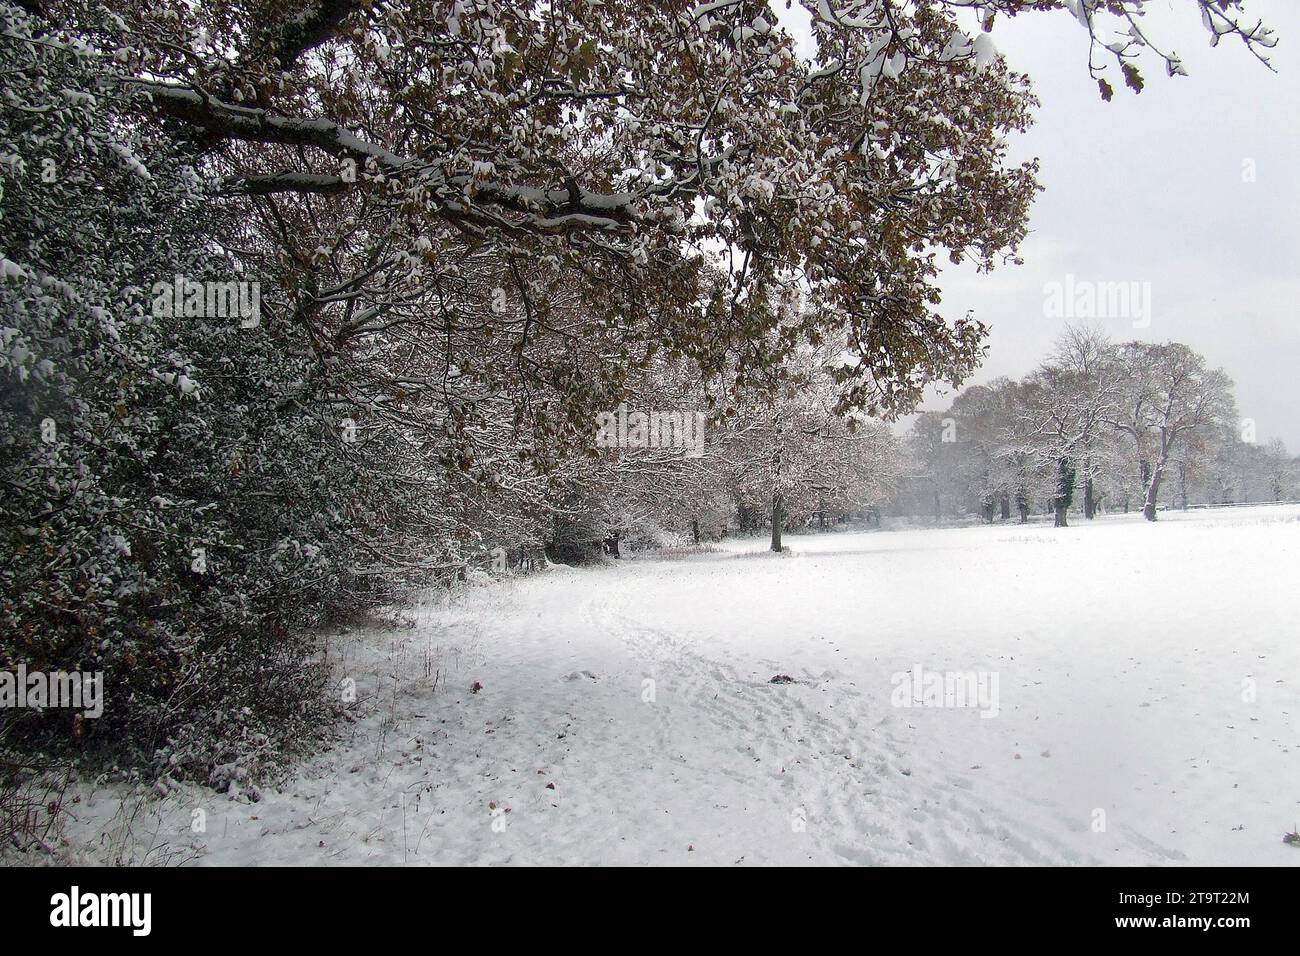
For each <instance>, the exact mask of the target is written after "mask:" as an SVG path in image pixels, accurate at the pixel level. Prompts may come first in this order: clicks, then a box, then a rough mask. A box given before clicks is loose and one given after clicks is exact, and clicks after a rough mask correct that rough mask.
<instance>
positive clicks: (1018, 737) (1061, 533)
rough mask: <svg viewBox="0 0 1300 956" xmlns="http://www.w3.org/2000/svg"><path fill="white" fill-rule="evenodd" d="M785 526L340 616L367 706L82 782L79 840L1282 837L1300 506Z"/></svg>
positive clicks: (495, 857)
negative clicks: (310, 744) (272, 757)
mask: <svg viewBox="0 0 1300 956" xmlns="http://www.w3.org/2000/svg"><path fill="white" fill-rule="evenodd" d="M787 544H788V545H789V546H790V547H791V549H792V553H791V554H788V555H779V556H778V555H772V554H770V553H766V552H764V551H763V547H764V542H762V541H733V542H727V543H726V544H725V545H724V546H723V548H722V549H721V550H719V551H717V552H715V553H709V554H696V555H692V556H689V557H685V558H676V559H672V560H657V559H654V558H645V557H642V558H634V559H630V560H624V561H621V562H618V563H616V564H611V565H609V566H604V567H598V568H591V569H580V570H578V569H569V568H554V569H552V570H550V571H549V572H547V573H545V574H541V575H536V576H533V577H529V578H521V579H515V580H511V581H507V582H505V583H502V584H494V585H487V586H484V587H480V588H475V589H472V590H471V591H470V592H469V593H467V594H465V595H463V596H461V597H459V598H457V599H456V600H455V601H453V602H451V603H449V604H448V603H439V602H434V603H430V604H428V605H426V606H422V607H420V608H417V609H415V610H414V611H413V612H412V617H413V618H414V625H413V626H412V627H410V628H406V629H397V630H390V631H386V632H380V631H358V632H354V633H351V634H348V635H345V636H341V637H340V638H339V639H338V641H337V642H336V644H335V646H334V649H333V651H332V653H333V654H334V655H336V656H339V659H340V660H341V661H342V665H341V666H342V668H343V671H344V672H345V673H346V674H348V675H351V676H352V677H353V678H354V679H355V681H356V683H357V687H358V698H359V699H358V708H359V712H360V715H361V716H360V717H359V719H358V720H357V721H356V722H355V723H352V724H350V725H347V729H346V730H345V731H344V738H343V739H342V740H340V742H339V744H338V745H337V746H336V747H335V748H333V749H332V750H330V751H328V752H326V753H323V754H321V755H320V756H319V757H317V758H314V759H312V760H310V761H308V762H307V763H306V764H304V766H303V767H302V768H301V771H300V774H299V776H298V777H297V779H296V780H295V781H294V782H293V783H291V784H290V785H288V786H286V787H285V788H284V789H283V790H281V791H278V792H266V793H264V794H263V795H262V799H261V800H260V801H257V802H249V801H247V800H243V799H239V800H236V799H227V798H224V797H221V796H218V795H216V794H213V793H212V792H211V791H204V790H202V789H198V788H185V789H182V790H180V791H176V792H173V793H172V794H171V795H169V796H168V797H167V798H166V799H164V800H157V799H139V798H137V797H135V796H131V795H128V796H127V798H126V799H125V800H123V793H122V791H121V790H120V789H115V788H111V787H110V788H102V787H101V788H94V787H90V786H88V785H87V786H83V787H82V788H81V792H80V794H79V802H78V803H77V804H75V805H73V806H72V807H71V808H70V809H71V810H72V812H73V813H74V815H75V816H76V818H77V823H76V824H75V825H74V826H73V827H72V829H71V831H70V836H72V837H73V838H74V840H76V841H78V844H79V848H80V852H81V853H83V854H84V855H86V856H87V857H90V858H99V859H104V858H112V857H115V856H121V857H123V858H124V859H127V860H134V861H137V862H140V861H145V862H181V861H183V860H186V859H189V858H190V857H191V856H193V857H195V858H197V861H198V862H200V863H206V864H270V863H307V864H318V863H320V864H328V863H389V864H403V863H407V864H435V863H436V864H463V863H485V864H506V863H513V864H597V863H600V864H657V863H663V864H722V865H732V864H739V865H755V864H778V863H779V864H805V863H808V864H834V863H846V864H986V863H992V864H1158V865H1164V864H1212V865H1223V864H1227V865H1245V864H1254V865H1279V864H1282V865H1287V864H1289V865H1295V864H1300V849H1295V848H1292V847H1289V846H1287V845H1285V844H1283V842H1282V836H1283V834H1284V833H1285V832H1286V831H1289V830H1292V829H1294V828H1295V827H1296V824H1297V823H1300V719H1298V717H1300V702H1297V698H1296V693H1297V689H1298V685H1300V626H1298V624H1297V613H1296V607H1295V603H1296V596H1297V593H1298V591H1300V588H1298V587H1297V585H1298V583H1300V508H1294V507H1292V508H1285V507H1267V508H1243V509H1237V510H1228V509H1224V510H1217V511H1199V512H1191V513H1187V514H1183V513H1177V512H1169V513H1162V515H1161V520H1160V522H1159V523H1158V524H1156V525H1154V526H1152V525H1148V524H1146V523H1144V522H1143V521H1142V520H1141V519H1140V516H1137V515H1133V516H1112V517H1105V518H1101V519H1099V520H1097V521H1096V522H1093V523H1085V522H1083V521H1082V520H1081V519H1080V520H1078V521H1077V522H1076V524H1075V526H1073V527H1070V528H1068V529H1060V530H1058V529H1053V528H1050V527H1047V526H1040V525H1032V526H1028V527H1024V528H1021V527H1017V526H1015V525H999V526H993V527H979V528H963V529H951V530H911V531H899V532H876V533H861V534H826V535H817V536H802V535H796V536H790V537H789V538H788V539H787ZM917 666H920V667H921V668H923V669H924V670H925V671H926V672H931V671H933V672H946V671H959V672H976V673H980V672H982V673H983V676H984V677H985V678H986V679H988V680H986V684H985V687H986V690H987V689H990V688H991V687H992V684H991V683H990V682H989V681H991V679H992V678H994V677H995V678H996V681H997V684H996V686H997V699H996V704H997V707H996V716H992V715H991V714H992V709H991V708H989V707H985V708H984V712H986V713H989V714H990V716H982V713H981V709H980V708H979V707H977V706H971V707H926V706H913V707H900V706H894V703H896V702H897V700H895V701H893V702H891V698H896V697H897V695H896V693H895V687H896V682H895V681H894V680H893V678H894V676H895V675H896V674H898V673H900V672H909V671H911V670H912V669H913V668H914V667H917ZM778 674H780V675H789V676H790V677H792V678H794V682H793V683H784V684H773V683H770V682H769V681H770V679H771V678H772V677H773V676H776V675H778ZM435 675H436V679H437V686H436V690H435ZM475 682H480V683H481V684H482V689H481V690H480V691H479V692H477V693H471V686H472V685H473V684H474V683H475ZM647 682H653V683H652V684H651V683H647ZM908 688H910V684H909V685H908ZM904 696H907V697H910V696H911V693H910V691H909V692H907V693H905V694H904ZM987 702H988V701H987V700H986V701H985V703H987ZM196 820H198V821H201V823H202V826H198V827H197V828H198V829H200V830H202V831H203V832H199V833H194V832H192V830H193V829H194V828H195V827H194V826H192V822H193V821H196Z"/></svg>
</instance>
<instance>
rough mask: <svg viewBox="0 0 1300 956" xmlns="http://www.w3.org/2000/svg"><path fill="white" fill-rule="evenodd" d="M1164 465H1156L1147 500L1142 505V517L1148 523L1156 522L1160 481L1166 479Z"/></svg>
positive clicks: (1152, 473) (1148, 487)
mask: <svg viewBox="0 0 1300 956" xmlns="http://www.w3.org/2000/svg"><path fill="white" fill-rule="evenodd" d="M1164 470H1165V468H1164V465H1163V464H1160V465H1156V470H1155V471H1153V472H1151V483H1150V484H1148V485H1147V500H1146V501H1145V502H1144V503H1143V505H1142V517H1144V518H1146V519H1147V520H1148V521H1155V520H1156V500H1157V499H1158V498H1159V497H1160V479H1162V478H1163V477H1164Z"/></svg>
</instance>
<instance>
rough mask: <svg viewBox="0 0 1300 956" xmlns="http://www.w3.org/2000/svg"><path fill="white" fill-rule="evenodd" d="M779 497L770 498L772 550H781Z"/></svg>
mask: <svg viewBox="0 0 1300 956" xmlns="http://www.w3.org/2000/svg"><path fill="white" fill-rule="evenodd" d="M781 511H782V509H781V496H780V495H773V496H772V550H773V551H780V550H781V520H782V517H783V516H782V513H781Z"/></svg>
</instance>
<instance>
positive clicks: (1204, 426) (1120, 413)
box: [1109, 342, 1234, 521]
mask: <svg viewBox="0 0 1300 956" xmlns="http://www.w3.org/2000/svg"><path fill="white" fill-rule="evenodd" d="M1120 365H1121V368H1122V376H1123V377H1122V387H1123V395H1122V398H1121V401H1120V403H1119V405H1118V407H1117V414H1116V415H1115V416H1114V417H1112V418H1110V419H1109V421H1110V422H1111V424H1112V425H1114V427H1115V428H1117V429H1118V430H1120V431H1121V432H1124V433H1125V434H1127V435H1128V436H1129V437H1130V438H1131V439H1132V441H1133V445H1134V447H1135V448H1136V449H1137V452H1138V457H1139V460H1140V462H1141V467H1142V473H1143V479H1144V488H1143V497H1144V501H1143V505H1142V513H1143V515H1144V516H1145V517H1146V518H1147V520H1148V521H1155V520H1156V505H1157V503H1158V501H1159V496H1160V486H1161V483H1162V482H1163V481H1164V478H1165V473H1166V469H1167V468H1168V467H1169V463H1170V461H1171V460H1172V458H1173V456H1174V455H1175V453H1176V452H1177V451H1178V450H1179V449H1180V448H1181V447H1184V446H1185V445H1186V444H1187V442H1188V441H1189V440H1190V439H1191V437H1192V436H1193V435H1195V434H1203V433H1205V432H1207V431H1211V430H1214V429H1216V428H1221V427H1222V426H1223V425H1224V424H1226V423H1227V422H1230V421H1231V420H1232V419H1233V417H1234V405H1233V399H1232V380H1231V379H1229V378H1228V376H1227V375H1225V374H1224V373H1223V371H1222V370H1220V369H1211V368H1209V367H1208V366H1207V365H1206V362H1205V359H1204V357H1203V356H1201V355H1200V354H1198V353H1197V352H1195V351H1193V350H1192V349H1191V348H1189V347H1188V346H1186V345H1183V344H1181V343H1178V342H1166V343H1164V344H1153V343H1144V342H1130V343H1128V344H1126V345H1124V346H1123V347H1122V348H1121V349H1120Z"/></svg>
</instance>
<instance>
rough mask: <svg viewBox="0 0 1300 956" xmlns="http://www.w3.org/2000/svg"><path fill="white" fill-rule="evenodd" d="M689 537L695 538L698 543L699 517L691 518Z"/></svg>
mask: <svg viewBox="0 0 1300 956" xmlns="http://www.w3.org/2000/svg"><path fill="white" fill-rule="evenodd" d="M691 537H693V538H694V539H695V543H696V544H699V543H700V519H699V518H692V519H691Z"/></svg>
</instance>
